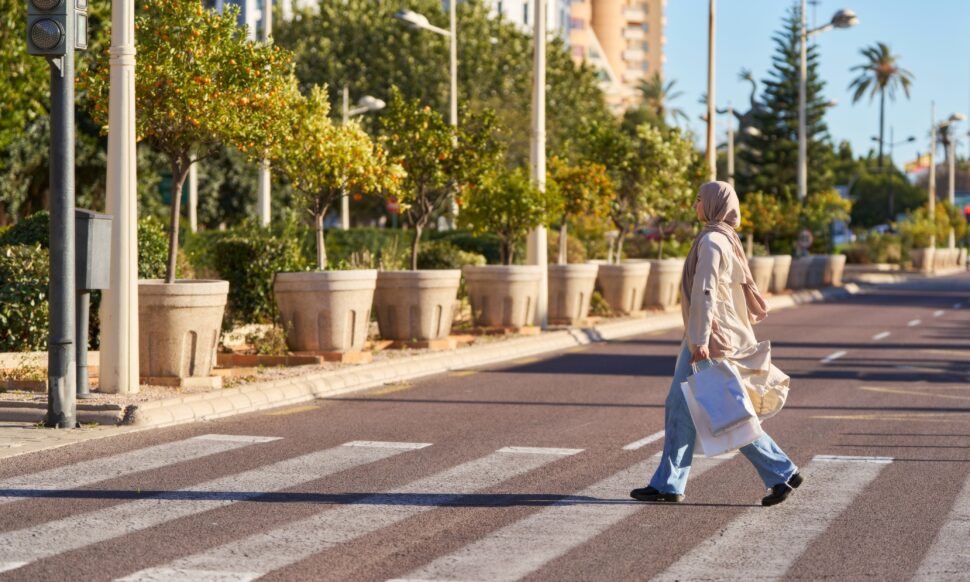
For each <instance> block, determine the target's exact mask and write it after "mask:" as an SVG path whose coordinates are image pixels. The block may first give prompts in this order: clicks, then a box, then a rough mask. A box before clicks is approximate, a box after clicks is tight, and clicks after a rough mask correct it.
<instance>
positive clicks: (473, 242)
mask: <svg viewBox="0 0 970 582" xmlns="http://www.w3.org/2000/svg"><path fill="white" fill-rule="evenodd" d="M428 239H429V240H443V241H448V242H449V243H451V244H453V245H455V246H456V247H458V248H459V249H461V250H463V251H467V252H469V253H475V254H477V255H482V256H483V257H485V261H486V262H487V263H488V264H489V265H495V264H498V263H499V262H500V261H501V257H502V252H501V250H500V241H499V238H498V237H497V236H496V235H494V234H488V233H483V234H474V233H471V232H469V231H467V230H445V231H433V232H431V233H428ZM515 254H516V256H520V257H521V256H524V255H525V245H524V244H523V245H520V248H517V249H516V250H515Z"/></svg>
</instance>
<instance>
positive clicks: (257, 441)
mask: <svg viewBox="0 0 970 582" xmlns="http://www.w3.org/2000/svg"><path fill="white" fill-rule="evenodd" d="M278 440H279V439H277V438H276V437H262V436H246V435H203V436H199V437H194V438H189V439H185V440H181V441H175V442H171V443H165V444H160V445H154V446H150V447H146V448H142V449H137V450H133V451H130V452H126V453H120V454H116V455H112V456H110V457H105V458H101V459H95V460H91V461H83V462H80V463H75V464H72V465H68V466H66V467H59V468H57V469H52V470H48V471H42V472H37V473H33V474H28V475H22V476H18V477H12V478H8V479H3V480H0V503H3V504H10V503H12V502H18V501H19V502H23V503H31V502H32V501H31V500H36V499H37V498H42V497H53V498H60V497H64V498H67V499H68V500H69V499H70V497H71V495H70V494H71V493H72V490H76V489H79V488H86V489H85V490H86V491H95V492H97V491H98V484H99V483H101V482H107V481H108V480H111V479H115V478H119V477H124V476H128V475H134V474H136V473H141V472H144V471H153V470H166V469H168V468H171V467H174V466H176V465H179V464H181V463H185V462H188V461H193V460H198V459H213V460H215V459H217V458H218V455H220V454H223V453H229V452H231V451H236V450H239V449H243V448H246V447H265V446H272V443H274V442H276V441H278ZM434 446H435V445H434V444H433V443H420V442H418V443H411V442H384V441H350V442H346V443H343V444H340V445H337V446H334V447H329V448H325V449H322V450H318V451H314V452H310V453H307V454H302V455H299V456H295V457H291V458H286V459H284V460H280V461H275V462H271V463H268V464H266V465H264V466H260V467H257V468H254V469H249V470H246V471H242V472H238V473H234V474H230V475H225V476H222V477H219V478H216V479H212V480H209V481H205V482H203V483H199V484H196V485H193V486H190V487H185V488H182V489H178V490H174V491H157V492H148V493H147V496H146V497H144V498H138V499H133V500H121V501H120V502H119V503H117V504H114V505H110V506H107V507H103V508H99V509H94V510H89V511H82V512H79V513H74V514H71V515H68V516H66V517H61V518H58V519H52V520H51V521H47V522H44V523H39V524H35V525H31V526H28V527H23V528H20V529H13V530H10V531H2V532H0V573H4V572H5V573H7V574H10V575H15V574H16V572H17V570H18V569H20V568H23V567H25V566H28V565H30V564H33V563H35V562H38V561H42V560H45V559H49V558H53V557H55V556H57V555H59V554H61V553H64V552H68V551H72V550H78V549H81V548H85V547H86V546H90V545H94V544H98V543H101V542H105V541H108V540H115V539H121V538H123V537H124V536H127V535H129V534H132V533H135V532H139V531H143V530H146V529H149V528H152V527H156V526H161V525H164V524H167V523H169V522H172V521H174V520H177V519H180V518H184V517H188V516H193V515H197V514H201V513H204V512H207V511H211V510H215V509H219V508H224V507H230V506H232V505H233V504H235V503H238V502H240V501H250V500H255V499H257V498H259V497H261V496H265V495H267V494H269V493H274V492H281V491H285V490H289V489H292V488H298V487H300V486H303V485H306V484H308V483H310V482H317V481H320V482H321V483H324V486H323V490H324V491H326V486H325V484H326V482H327V479H328V478H330V477H333V476H335V475H337V474H338V473H341V472H344V471H348V470H353V469H358V468H362V467H364V466H368V465H376V466H378V467H379V466H380V465H379V464H380V463H382V462H383V461H387V460H390V459H392V458H395V457H398V456H402V455H413V454H428V455H434V450H435V449H434ZM419 451H424V453H418V452H419ZM590 452H592V451H584V450H583V449H572V448H543V447H530V446H515V445H509V446H505V447H501V448H497V449H496V450H494V451H493V452H490V453H486V454H484V455H482V456H478V457H476V458H471V459H467V460H464V461H461V462H458V463H457V464H455V465H453V466H450V467H447V468H444V469H441V470H438V471H436V472H432V473H431V474H430V475H426V476H422V477H418V478H417V479H414V480H412V481H410V482H408V483H404V484H402V485H400V486H398V487H394V488H390V489H388V490H384V491H373V492H369V493H360V494H355V495H349V494H341V495H334V496H333V498H334V501H333V502H332V503H320V504H316V505H312V506H308V509H307V511H308V514H307V515H305V516H301V517H300V518H299V519H295V520H293V521H288V522H284V523H283V524H282V525H279V526H275V527H273V528H271V529H269V530H263V531H259V532H257V533H254V534H251V535H248V536H246V537H242V538H241V539H236V540H233V541H231V542H229V543H223V544H222V545H216V546H214V547H205V546H204V545H203V546H201V549H198V550H197V551H195V552H194V553H192V552H191V551H190V552H188V553H187V554H185V555H181V556H179V557H177V558H175V559H172V560H170V561H168V562H166V563H160V564H153V565H151V566H149V567H147V568H144V569H141V570H138V571H133V572H131V573H126V574H125V575H123V576H119V577H118V578H117V579H118V580H122V581H126V582H130V581H155V580H176V579H178V580H187V581H192V582H199V581H216V580H219V581H224V580H233V581H245V580H255V579H258V578H261V577H263V576H266V575H269V574H272V573H273V572H277V571H279V570H281V569H283V568H286V567H288V566H292V565H294V564H297V563H299V562H301V561H303V560H306V559H308V558H311V557H313V556H315V555H317V554H321V553H323V552H327V551H330V550H335V549H340V548H341V547H343V546H347V545H349V544H351V543H352V542H354V541H355V540H359V539H361V538H364V537H365V536H368V535H371V534H375V533H378V532H381V531H382V530H385V529H387V528H390V527H392V526H394V525H395V524H399V523H402V522H404V521H406V520H408V519H412V518H416V517H417V516H419V515H421V514H426V513H429V512H434V511H435V510H438V509H440V508H443V507H448V506H453V505H456V504H462V503H471V504H474V505H475V506H478V507H481V506H484V507H489V506H496V507H498V506H501V505H503V503H504V502H505V501H506V500H507V499H508V498H509V497H515V496H516V493H515V491H514V488H513V487H511V486H508V487H506V486H504V485H503V484H506V483H509V482H510V481H512V480H513V479H517V478H521V477H523V476H526V475H529V478H530V479H531V480H533V481H535V482H537V483H542V481H543V480H544V479H554V475H555V474H556V471H555V467H556V464H557V463H559V462H561V461H564V460H565V459H569V458H575V457H578V456H581V455H583V454H584V453H587V454H588V453H590ZM624 454H630V453H629V452H627V453H624ZM736 456H737V455H735V454H733V453H732V454H728V455H723V456H721V457H716V458H713V459H704V458H695V460H694V464H693V467H692V478H693V479H695V480H696V479H703V478H704V475H705V473H707V472H708V471H711V470H713V469H715V468H717V467H719V466H722V465H724V464H726V463H731V462H735V461H734V459H735V458H736ZM404 458H405V457H402V460H403V459H404ZM656 460H657V455H653V456H650V455H647V454H645V455H642V456H640V457H639V460H638V461H637V462H635V463H633V464H630V465H628V466H625V467H624V468H622V469H620V470H618V471H616V472H613V473H612V474H608V475H604V476H602V478H600V479H599V480H598V481H596V482H595V483H593V484H592V485H590V486H588V487H585V488H583V489H581V490H579V491H576V492H575V493H573V494H569V495H562V496H556V497H555V498H552V499H546V500H544V502H542V503H537V504H535V507H534V508H531V509H530V511H528V512H526V514H525V515H524V516H518V517H517V518H516V519H515V520H513V521H511V522H510V523H507V524H506V525H503V526H501V527H497V528H494V529H490V530H486V531H484V533H482V534H481V535H480V536H479V537H477V538H476V539H473V540H470V541H468V542H467V543H466V544H465V545H463V546H461V547H458V549H454V547H452V548H449V551H447V552H444V553H443V554H442V555H438V556H434V557H433V558H431V559H429V560H428V561H427V563H425V564H424V565H421V566H418V567H417V568H414V569H412V570H411V571H409V572H404V573H403V575H401V576H400V577H398V578H394V579H393V580H395V581H397V582H401V581H404V580H411V581H419V580H420V581H431V580H437V581H443V580H466V581H473V580H483V581H484V580H520V579H523V578H526V577H528V576H531V575H535V574H536V573H540V572H541V571H542V569H543V568H544V567H545V566H547V565H548V564H550V563H551V562H552V561H554V560H556V559H558V558H561V557H563V556H567V555H568V554H569V553H570V552H572V551H574V550H576V549H577V548H579V547H580V546H582V545H584V544H586V543H588V542H590V541H591V540H593V539H594V538H596V537H597V536H600V535H602V534H604V533H605V532H607V531H609V530H610V529H611V528H615V527H623V522H625V521H628V520H630V519H636V517H637V516H638V514H639V515H647V514H649V512H651V511H652V509H651V507H652V506H651V505H649V504H643V503H639V502H635V501H632V500H630V499H629V498H628V497H627V492H628V491H629V489H630V488H631V487H633V486H636V485H638V484H641V483H642V481H643V479H644V477H645V475H647V474H649V471H650V470H651V469H652V468H653V466H654V465H655V464H656ZM892 463H893V459H892V458H891V457H861V456H836V455H816V456H815V457H813V458H812V460H811V461H810V462H809V463H807V464H806V465H805V466H803V467H802V471H803V473H804V474H805V475H806V477H807V479H806V482H805V484H804V485H803V486H802V487H801V488H800V489H799V491H798V492H797V493H796V494H795V495H793V496H792V498H791V499H790V500H789V501H788V502H786V503H784V504H782V505H780V506H778V507H776V508H771V509H765V508H761V507H749V508H746V509H744V510H743V511H741V512H740V513H739V514H738V515H736V516H735V517H733V518H732V519H731V520H730V521H728V522H726V524H725V525H724V526H723V527H721V528H720V529H719V530H718V531H716V532H714V533H713V534H712V535H710V536H709V537H707V538H706V539H700V540H698V542H697V543H696V545H695V546H694V547H693V548H692V549H690V550H689V551H687V552H686V553H685V554H683V555H682V556H680V557H679V559H678V560H676V561H675V562H674V563H672V564H671V565H670V566H669V567H667V568H666V569H665V570H664V571H663V572H661V573H660V574H658V575H657V576H656V577H655V578H654V579H655V580H693V579H780V578H783V577H785V576H786V573H787V572H788V569H789V567H790V566H791V565H792V564H793V563H794V562H795V561H796V560H797V559H798V558H799V557H800V556H801V555H802V554H803V553H804V552H805V551H806V549H807V548H808V547H809V546H810V544H812V542H813V541H814V540H816V539H817V538H819V537H820V536H823V535H824V534H825V532H826V531H827V530H828V529H829V528H830V526H831V525H832V524H833V523H834V522H835V521H836V520H837V519H838V518H839V516H840V515H842V514H843V512H845V511H846V509H847V508H848V507H849V506H850V505H851V504H852V503H853V501H854V500H855V499H856V498H857V496H858V495H859V494H860V493H862V492H864V491H865V490H866V488H867V487H869V486H870V485H871V484H872V483H873V482H874V481H875V480H876V479H878V478H879V477H880V475H882V474H883V472H884V471H885V470H886V468H887V467H890V466H891V465H892ZM835 482H838V483H839V484H840V486H839V487H837V488H833V487H831V486H830V484H831V483H835ZM52 483H53V484H52ZM552 483H554V481H550V484H552ZM317 489H319V488H317ZM320 495H321V496H322V497H326V493H322V494H320ZM642 512H646V513H642ZM968 524H970V484H967V485H966V486H965V487H963V489H962V491H961V493H960V494H959V496H958V498H957V499H956V501H955V503H954V504H953V507H952V509H951V512H950V517H949V518H948V519H947V522H946V524H945V525H944V527H942V528H941V529H940V531H939V533H938V534H937V539H936V540H935V543H934V544H933V546H932V547H931V549H930V551H929V552H928V553H927V555H926V556H925V558H924V561H923V564H922V566H921V568H920V570H919V574H918V576H917V577H918V578H920V579H946V578H947V574H948V573H955V572H957V573H964V572H966V571H967V570H968V569H970V558H968V555H967V553H966V552H965V543H966V539H967V537H968V536H970V525H968ZM782 538H783V539H784V540H785V543H784V544H779V545H774V546H772V550H771V551H770V552H765V551H764V549H763V548H762V547H759V546H758V545H757V544H752V543H751V540H753V539H761V540H771V539H782ZM38 540H52V541H51V542H47V543H38ZM53 540H56V542H54V541H53ZM732 569H733V570H732ZM732 571H735V572H737V575H736V576H735V575H733V574H731V572H732ZM0 576H2V574H0Z"/></svg>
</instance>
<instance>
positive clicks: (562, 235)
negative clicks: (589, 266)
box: [559, 220, 569, 265]
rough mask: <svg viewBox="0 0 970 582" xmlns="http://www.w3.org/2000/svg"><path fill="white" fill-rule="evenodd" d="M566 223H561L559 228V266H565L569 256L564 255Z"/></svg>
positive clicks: (567, 236) (566, 235)
mask: <svg viewBox="0 0 970 582" xmlns="http://www.w3.org/2000/svg"><path fill="white" fill-rule="evenodd" d="M566 228H567V227H566V221H565V220H563V221H562V225H561V226H560V227H559V264H560V265H566V264H568V263H569V255H568V254H567V253H566V250H567V247H568V245H567V239H568V238H569V235H568V234H567V233H566Z"/></svg>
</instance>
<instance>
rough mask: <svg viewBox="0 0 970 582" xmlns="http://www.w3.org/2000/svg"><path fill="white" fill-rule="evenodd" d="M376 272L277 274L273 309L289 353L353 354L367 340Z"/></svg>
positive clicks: (367, 270) (369, 270) (274, 284)
mask: <svg viewBox="0 0 970 582" xmlns="http://www.w3.org/2000/svg"><path fill="white" fill-rule="evenodd" d="M376 283H377V271H375V270H373V269H365V270H360V271H310V272H306V273H277V274H276V279H275V281H274V282H273V293H274V295H275V296H276V305H277V306H278V307H279V309H280V318H281V319H282V321H283V328H284V329H285V330H286V343H287V345H288V346H289V348H290V349H291V350H293V351H294V352H358V351H360V350H361V349H363V347H364V342H365V341H367V328H368V327H369V325H370V310H371V303H372V302H373V300H374V286H375V284H376Z"/></svg>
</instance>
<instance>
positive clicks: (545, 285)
mask: <svg viewBox="0 0 970 582" xmlns="http://www.w3.org/2000/svg"><path fill="white" fill-rule="evenodd" d="M533 24H534V28H533V33H532V42H533V43H534V47H535V48H534V54H533V59H534V60H533V70H532V135H531V139H530V146H531V147H530V148H529V158H530V160H529V161H530V162H531V166H532V179H533V180H534V181H535V184H536V186H538V187H539V189H540V190H543V191H545V189H546V0H535V22H534V23H533ZM546 238H547V234H546V228H545V227H544V226H538V227H536V229H535V230H533V231H532V232H531V233H529V240H528V244H527V246H526V255H527V256H526V260H527V262H528V263H529V264H530V265H539V267H540V268H541V270H542V275H541V276H540V278H539V295H538V297H537V299H536V320H537V323H538V324H539V325H540V326H542V327H543V328H544V327H546V326H547V325H548V323H549V313H548V304H549V277H548V272H549V269H548V263H549V260H548V253H549V249H548V247H547V241H546Z"/></svg>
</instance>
